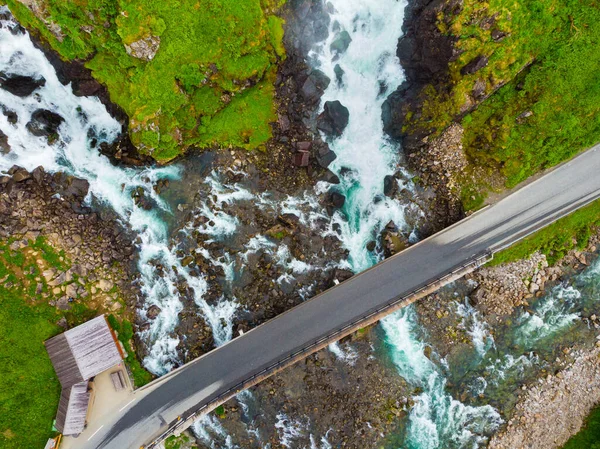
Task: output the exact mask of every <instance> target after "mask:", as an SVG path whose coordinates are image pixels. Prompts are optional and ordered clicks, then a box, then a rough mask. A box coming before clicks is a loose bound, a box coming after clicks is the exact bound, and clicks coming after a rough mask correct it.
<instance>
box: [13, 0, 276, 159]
mask: <svg viewBox="0 0 600 449" xmlns="http://www.w3.org/2000/svg"><path fill="white" fill-rule="evenodd" d="M7 3H8V5H9V7H10V8H11V10H12V11H13V13H14V14H15V15H16V17H17V18H18V19H19V20H20V21H21V23H22V24H23V25H25V26H26V27H28V28H30V29H31V28H35V29H37V30H39V31H40V33H41V34H42V35H43V36H44V38H45V39H46V40H48V42H49V43H50V45H51V46H52V47H53V48H54V49H55V50H57V51H58V52H59V53H60V55H61V56H62V57H63V58H65V59H69V60H70V59H75V58H79V59H87V60H88V62H87V67H89V68H90V69H91V70H92V72H93V75H94V77H95V78H96V79H98V80H99V81H100V82H102V83H104V84H105V85H106V86H107V87H108V90H109V92H110V95H111V99H112V100H113V101H114V102H116V103H117V104H119V105H120V106H122V107H123V109H124V110H125V111H126V112H127V114H128V116H129V118H130V133H131V138H132V141H133V143H134V144H135V145H136V146H137V147H138V148H139V149H140V150H141V151H142V152H145V153H147V154H150V155H152V156H153V157H154V158H155V159H157V160H161V161H168V160H170V159H172V158H174V157H175V156H177V155H178V154H180V152H181V151H183V150H184V149H185V148H187V147H189V146H191V145H195V146H198V147H208V146H212V145H214V144H216V143H219V144H220V145H223V146H228V145H234V146H241V147H245V148H256V147H259V146H261V145H262V144H263V143H265V142H266V140H268V138H270V136H271V129H270V126H269V122H271V121H274V119H275V115H274V109H273V86H272V80H273V74H274V70H275V67H276V64H277V62H278V61H279V60H281V59H282V58H284V56H285V51H284V48H283V45H282V38H283V28H282V20H281V19H280V18H278V17H276V16H275V15H274V12H275V11H276V9H277V8H278V7H279V6H281V4H282V3H283V2H282V1H281V0H244V1H239V0H202V1H200V0H177V1H169V2H167V1H151V0H76V1H66V0H41V1H39V2H38V3H39V4H40V5H41V6H42V11H43V17H44V19H45V20H47V21H49V22H52V23H55V24H57V25H59V26H60V28H61V30H62V33H63V35H64V37H63V39H62V42H61V41H59V40H58V39H57V38H56V37H55V36H54V35H53V34H52V33H51V32H50V31H49V30H48V28H47V26H46V25H45V24H44V23H43V22H42V21H41V20H40V19H39V18H38V17H36V16H34V14H33V13H32V12H31V11H30V10H29V9H28V8H27V7H25V6H24V5H22V4H21V3H20V2H18V1H17V0H7ZM150 36H156V37H160V47H159V51H158V53H157V54H156V56H155V57H154V58H153V59H152V60H151V61H143V60H141V59H138V58H135V57H132V56H130V55H128V54H127V52H126V49H125V45H129V44H131V43H132V42H135V41H137V40H139V39H143V38H148V37H150ZM198 97H203V99H199V98H198ZM209 97H210V98H209ZM207 101H208V102H209V103H210V104H209V105H206V104H205V103H206V102H207Z"/></svg>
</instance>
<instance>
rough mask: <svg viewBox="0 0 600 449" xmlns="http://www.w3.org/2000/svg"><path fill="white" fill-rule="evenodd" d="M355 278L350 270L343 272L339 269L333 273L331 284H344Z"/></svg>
mask: <svg viewBox="0 0 600 449" xmlns="http://www.w3.org/2000/svg"><path fill="white" fill-rule="evenodd" d="M352 276H354V273H353V272H352V271H350V270H343V269H341V268H337V269H335V270H334V271H333V274H332V276H331V282H332V283H333V284H335V281H338V282H344V281H346V280H348V279H350V278H351V277H352Z"/></svg>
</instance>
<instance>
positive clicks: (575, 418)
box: [488, 336, 600, 449]
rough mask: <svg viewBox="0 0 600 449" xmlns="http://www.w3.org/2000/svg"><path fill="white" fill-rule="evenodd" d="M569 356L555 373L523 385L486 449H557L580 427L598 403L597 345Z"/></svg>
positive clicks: (599, 365) (599, 371)
mask: <svg viewBox="0 0 600 449" xmlns="http://www.w3.org/2000/svg"><path fill="white" fill-rule="evenodd" d="M599 338H600V336H599ZM598 343H599V344H600V340H598ZM571 356H572V357H574V358H575V360H574V361H573V362H572V363H569V364H567V365H566V366H564V368H563V369H561V370H560V371H559V372H558V373H556V374H555V375H550V374H549V375H548V376H547V377H546V378H542V379H539V382H538V383H537V384H535V385H534V386H532V387H529V388H526V390H525V391H524V394H523V395H522V396H521V398H520V400H519V403H518V404H517V406H516V408H515V411H514V413H513V416H512V417H511V419H510V420H509V421H508V424H507V427H506V429H504V430H503V431H502V432H500V433H499V434H497V435H495V436H494V437H493V438H492V440H491V441H490V444H489V446H488V448H489V449H557V448H560V447H562V446H563V444H565V443H566V442H567V441H568V440H569V438H570V437H571V436H572V435H574V434H575V433H577V432H578V431H579V430H580V429H581V427H582V425H583V423H584V421H585V418H586V417H587V415H588V414H589V413H590V411H591V410H592V408H593V407H594V406H595V405H596V404H598V403H599V402H600V348H599V347H596V348H594V349H593V350H591V351H586V350H578V351H574V352H572V353H571ZM524 389H525V387H524Z"/></svg>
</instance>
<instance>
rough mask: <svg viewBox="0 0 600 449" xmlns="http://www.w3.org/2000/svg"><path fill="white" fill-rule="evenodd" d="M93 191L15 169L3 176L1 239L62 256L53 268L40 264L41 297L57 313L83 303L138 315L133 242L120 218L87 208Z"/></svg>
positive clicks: (73, 182)
mask: <svg viewBox="0 0 600 449" xmlns="http://www.w3.org/2000/svg"><path fill="white" fill-rule="evenodd" d="M88 187H89V186H88V184H87V182H86V181H83V180H80V179H77V178H73V177H71V176H67V175H64V174H62V173H57V174H54V175H51V174H48V173H45V172H44V170H43V169H42V168H41V167H39V168H37V169H35V170H34V171H33V172H32V173H29V172H27V171H26V170H25V169H22V168H18V167H13V168H12V169H11V170H9V172H8V175H5V176H0V239H2V240H6V241H12V244H11V248H13V249H14V250H19V249H25V248H28V247H31V245H33V244H34V243H35V242H36V241H38V242H39V241H40V239H43V241H44V242H47V243H48V244H49V245H51V247H52V248H53V249H54V250H55V251H56V252H57V253H60V254H62V255H61V260H58V261H57V263H56V264H54V266H53V265H52V264H50V263H48V262H47V261H42V260H41V259H40V263H41V265H40V264H38V265H40V269H43V272H42V273H41V276H42V277H43V281H42V279H41V278H40V280H39V281H38V284H37V290H38V293H39V295H40V296H42V297H44V298H48V300H49V302H50V303H51V304H52V305H55V306H56V307H57V308H58V309H60V310H63V311H68V310H70V309H71V308H72V306H73V305H74V304H76V303H80V302H81V303H83V304H85V305H86V307H88V308H90V309H96V310H101V311H107V312H116V311H123V312H124V311H125V310H126V309H129V310H133V308H134V307H135V303H136V298H137V292H136V290H135V287H133V286H132V279H134V277H135V275H134V274H133V273H134V265H135V263H134V261H135V259H136V253H135V249H134V247H133V245H132V237H131V236H130V235H129V233H128V232H126V231H124V229H123V228H122V227H121V225H120V224H119V223H118V221H117V219H116V217H115V216H112V215H111V214H110V213H109V212H105V211H102V212H92V210H91V209H90V208H88V207H87V206H86V205H84V204H83V199H84V198H85V196H86V195H87V192H88ZM42 262H43V263H42ZM59 262H60V263H59ZM45 285H47V287H48V289H49V290H48V291H45V290H46V289H45Z"/></svg>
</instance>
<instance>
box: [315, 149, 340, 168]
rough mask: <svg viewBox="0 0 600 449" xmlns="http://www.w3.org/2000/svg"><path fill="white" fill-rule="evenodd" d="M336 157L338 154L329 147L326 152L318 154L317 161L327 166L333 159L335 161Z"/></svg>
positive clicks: (322, 165)
mask: <svg viewBox="0 0 600 449" xmlns="http://www.w3.org/2000/svg"><path fill="white" fill-rule="evenodd" d="M336 158H337V155H336V154H335V153H334V152H333V151H331V150H330V149H327V151H326V152H325V153H323V154H320V155H319V156H317V161H318V162H319V165H320V166H321V167H323V168H327V167H329V165H330V164H331V163H332V162H333V161H335V159H336Z"/></svg>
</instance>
